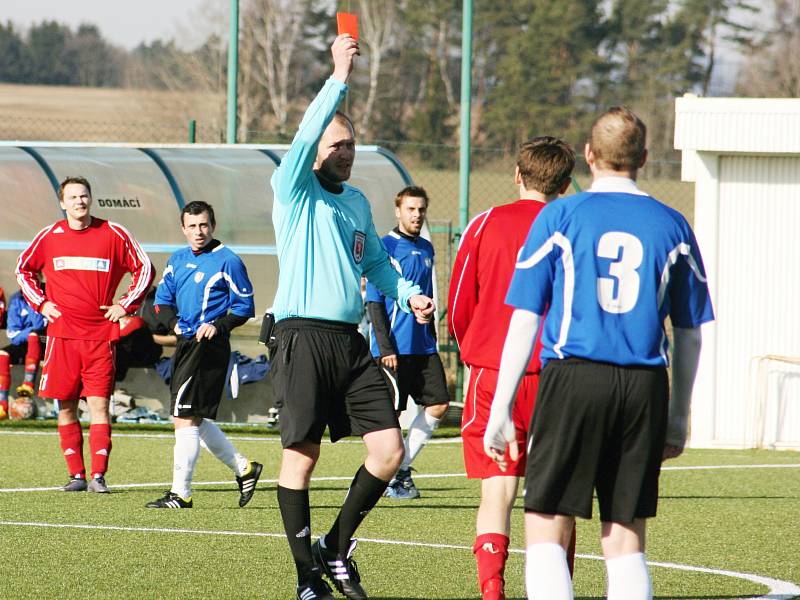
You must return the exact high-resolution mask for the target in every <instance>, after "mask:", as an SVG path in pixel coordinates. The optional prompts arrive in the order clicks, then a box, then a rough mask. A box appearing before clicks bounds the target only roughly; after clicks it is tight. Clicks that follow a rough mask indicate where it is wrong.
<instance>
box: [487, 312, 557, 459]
mask: <svg viewBox="0 0 800 600" xmlns="http://www.w3.org/2000/svg"><path fill="white" fill-rule="evenodd" d="M541 320H542V318H541V316H540V315H537V314H536V313H533V312H530V311H528V310H524V309H521V308H518V309H516V310H515V311H514V312H513V313H512V315H511V321H510V322H509V324H508V334H506V341H505V343H504V344H503V354H502V355H501V358H500V371H499V372H498V374H497V387H496V388H495V392H494V398H493V399H492V408H491V411H490V413H489V421H488V422H487V424H486V432H485V433H484V435H483V450H484V452H486V454H487V455H488V456H489V457H490V458H491V459H492V460H494V461H495V462H497V464H498V465H499V466H500V469H501V470H503V471H505V468H506V462H505V453H506V446H508V455H509V458H510V459H511V460H514V461H515V460H517V458H518V457H519V448H518V447H517V434H516V429H515V428H514V421H513V419H512V416H511V412H512V409H513V408H514V399H515V398H516V396H517V387H518V386H519V382H520V379H522V376H523V375H524V374H525V369H526V368H527V367H528V363H529V362H530V360H531V353H532V352H533V345H534V343H535V342H536V335H537V334H538V332H539V324H540V323H541ZM523 451H524V450H523Z"/></svg>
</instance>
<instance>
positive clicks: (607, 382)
mask: <svg viewBox="0 0 800 600" xmlns="http://www.w3.org/2000/svg"><path fill="white" fill-rule="evenodd" d="M668 404H669V382H668V379H667V370H666V369H665V368H664V367H637V366H628V367H622V366H617V365H610V364H606V363H598V362H592V361H586V360H580V359H576V358H568V359H565V360H555V361H550V362H548V363H547V365H546V366H545V368H544V369H543V370H542V374H541V377H540V380H539V394H538V396H537V398H536V407H535V409H534V413H533V419H532V421H531V428H530V437H529V440H528V466H527V470H526V472H525V510H526V511H532V512H539V513H545V514H561V515H573V516H577V517H583V518H587V519H588V518H591V516H592V492H593V489H596V490H597V498H598V502H599V505H600V519H601V520H602V521H614V522H620V523H630V522H632V521H633V520H634V519H637V518H649V517H654V516H655V514H656V506H657V503H658V477H659V474H660V472H661V457H662V453H663V451H664V443H665V439H666V423H667V409H668Z"/></svg>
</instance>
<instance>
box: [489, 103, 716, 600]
mask: <svg viewBox="0 0 800 600" xmlns="http://www.w3.org/2000/svg"><path fill="white" fill-rule="evenodd" d="M645 137H646V129H645V126H644V124H643V123H642V122H641V120H640V119H639V118H638V117H637V116H636V115H635V114H633V113H632V112H631V111H629V110H628V109H626V108H624V107H615V108H612V109H610V110H609V111H607V112H606V113H604V114H603V115H602V116H600V117H599V118H598V119H597V121H595V123H594V125H593V126H592V131H591V136H590V139H589V142H588V143H587V145H586V149H585V156H586V161H587V163H588V164H589V167H590V169H591V171H592V186H591V188H589V190H587V191H586V192H583V193H580V194H577V195H574V196H570V197H568V198H564V199H562V200H558V201H556V202H553V203H551V204H549V205H548V206H547V207H545V208H544V209H543V210H542V212H541V213H540V214H539V217H538V218H537V219H536V221H534V224H533V226H532V227H531V230H530V233H529V234H528V238H527V241H526V242H525V245H524V246H523V247H522V249H521V250H520V253H519V255H518V257H517V264H516V269H515V272H514V276H513V278H512V280H511V285H510V287H509V290H508V295H507V297H506V302H507V303H508V304H510V305H511V306H513V307H514V308H515V310H514V313H513V316H512V318H511V322H510V325H509V328H508V334H507V336H506V341H505V344H504V346H503V354H502V360H501V364H500V373H499V376H498V383H497V390H496V392H495V398H494V401H493V404H492V409H491V415H490V418H489V425H488V426H487V429H486V434H485V436H484V449H485V451H486V453H487V454H488V455H489V456H490V457H492V458H493V459H494V460H496V461H497V462H498V464H500V465H501V467H502V466H503V463H504V460H505V459H504V458H503V457H504V453H505V450H506V446H507V445H508V450H509V455H510V456H511V458H512V459H514V458H515V457H516V456H517V455H518V453H519V449H518V448H517V442H516V437H515V433H514V427H513V423H512V422H511V419H510V408H511V406H512V403H513V398H514V392H515V389H516V387H517V383H518V381H519V379H520V376H521V375H522V373H523V372H524V370H525V365H527V363H528V360H529V357H530V353H531V349H532V348H533V342H534V340H535V339H536V333H537V331H538V329H539V325H540V321H541V315H543V314H544V312H545V311H547V319H546V320H545V322H544V330H543V333H542V345H543V350H542V354H541V360H542V365H543V369H542V374H541V379H540V385H539V395H538V397H537V400H536V408H535V410H534V415H533V421H532V424H531V431H530V436H529V453H528V465H527V472H526V483H525V528H526V538H527V564H526V583H527V590H528V597H530V598H537V599H538V598H547V599H548V600H565V599H571V598H572V597H573V595H572V594H573V591H572V583H571V580H570V576H569V570H568V568H567V560H566V554H565V548H566V546H567V544H568V542H569V539H570V535H571V533H572V528H573V525H574V521H575V517H582V518H591V512H592V493H593V490H595V489H596V492H597V498H598V502H599V505H600V520H601V522H602V536H601V543H602V548H603V555H604V557H605V559H606V570H607V574H608V596H607V597H608V598H609V599H610V600H620V599H625V600H644V599H648V600H649V599H650V598H652V589H651V584H650V578H649V574H648V571H647V565H646V562H645V556H644V551H645V529H646V519H648V518H650V517H654V516H655V514H656V505H657V500H658V476H659V472H660V466H661V461H662V460H663V459H666V458H672V457H675V456H678V455H679V454H680V453H681V452H682V450H683V446H684V444H685V442H686V434H687V417H688V409H689V400H690V397H691V390H692V385H693V382H694V377H695V373H696V369H697V361H698V357H699V352H700V326H701V325H702V324H703V323H707V322H709V321H711V320H713V318H714V316H713V311H712V308H711V301H710V298H709V293H708V286H707V283H706V278H705V272H704V270H703V262H702V259H701V256H700V251H699V248H698V247H697V241H696V240H695V237H694V233H693V232H692V230H691V228H690V227H689V225H688V223H687V222H686V219H684V217H683V216H682V215H681V214H680V213H678V212H677V211H675V210H673V209H671V208H669V207H667V206H665V205H664V204H661V203H660V202H658V201H657V200H655V199H654V198H651V197H650V196H648V195H647V194H646V193H644V192H642V191H641V190H639V188H638V187H637V186H636V183H635V180H636V175H637V171H638V169H639V168H641V167H642V166H643V165H644V163H645V160H646V158H647V150H646V147H645ZM667 316H669V318H670V321H671V323H672V327H673V336H674V349H673V355H672V394H671V396H670V393H669V385H668V378H667V365H668V355H667V333H666V330H665V327H664V319H665V318H666V317H667Z"/></svg>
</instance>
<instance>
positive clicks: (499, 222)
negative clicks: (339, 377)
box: [447, 136, 575, 600]
mask: <svg viewBox="0 0 800 600" xmlns="http://www.w3.org/2000/svg"><path fill="white" fill-rule="evenodd" d="M574 166H575V153H574V151H573V150H572V148H570V147H569V145H567V144H566V143H564V142H562V141H561V140H559V139H556V138H554V137H550V136H542V137H536V138H533V139H532V140H530V141H528V142H525V143H524V144H522V146H520V150H519V154H518V156H517V167H516V170H515V172H514V183H515V184H516V185H517V186H518V187H519V196H520V199H519V200H517V201H516V202H512V203H511V204H504V205H502V206H495V207H493V208H490V209H489V210H487V211H486V212H483V213H481V214H479V215H478V216H477V217H475V218H474V219H473V220H472V221H471V222H470V224H469V225H468V226H467V228H466V229H465V230H464V233H463V235H462V237H461V244H460V246H459V248H458V253H457V254H456V259H455V262H454V263H453V273H452V276H451V278H450V293H449V295H448V308H447V324H448V327H449V328H450V333H451V334H452V335H453V337H454V338H455V340H456V342H457V343H458V346H459V349H460V351H461V360H463V361H464V363H465V364H466V365H467V366H469V368H470V373H469V389H468V391H467V397H466V401H465V403H464V412H463V414H462V418H461V436H462V438H463V440H464V465H465V467H466V471H467V477H470V478H476V479H481V480H482V481H481V503H480V506H479V507H478V515H477V522H476V537H475V544H474V545H473V548H472V551H473V552H474V554H475V559H476V561H477V564H478V582H479V584H480V588H481V594H482V597H483V598H484V600H489V599H491V600H501V599H504V598H505V592H504V589H503V588H504V585H505V580H504V578H503V572H504V570H505V563H506V559H507V557H508V542H509V538H508V536H509V533H510V517H511V509H512V507H513V506H514V501H515V499H516V496H517V486H518V484H519V479H520V477H523V476H524V474H525V454H524V453H522V455H521V456H520V457H519V458H518V460H516V461H511V460H509V461H508V466H507V468H506V469H505V470H501V469H500V467H499V466H498V465H497V464H496V463H495V462H494V461H492V460H491V459H490V458H489V457H488V456H487V455H486V454H485V453H484V451H483V434H484V431H485V430H486V423H487V420H488V419H489V410H490V407H491V401H492V397H493V396H494V391H495V385H496V384H497V371H498V369H499V368H500V355H501V353H502V350H503V343H504V341H505V332H506V331H507V330H508V322H509V320H510V319H511V313H512V312H513V309H512V308H511V307H510V306H507V305H506V303H505V297H506V292H507V291H508V284H509V282H510V281H511V276H512V274H513V273H514V266H515V264H516V258H517V252H518V251H519V249H520V248H521V247H522V245H523V244H524V243H525V239H526V238H527V237H528V231H529V230H530V227H531V223H533V220H534V219H535V218H536V216H537V215H538V214H539V211H540V210H541V209H542V208H543V207H544V205H545V203H547V202H549V201H551V200H554V199H555V198H557V197H558V196H559V195H560V194H563V193H564V192H565V191H566V189H567V187H568V186H569V184H570V174H571V173H572V169H573V167H574ZM539 349H540V348H539V346H538V345H537V348H536V350H535V351H534V353H533V356H532V357H531V360H530V363H529V364H528V368H527V370H526V372H525V377H524V378H523V380H522V382H521V383H520V387H519V392H518V396H517V401H516V404H515V406H514V424H515V427H516V431H517V439H518V440H519V443H520V446H521V447H523V448H524V447H525V441H526V437H527V434H528V424H529V422H530V418H531V415H532V414H533V405H534V402H535V400H536V391H537V388H538V383H539V375H538V373H539V368H540V365H539ZM574 553H575V550H574V538H573V546H572V556H574Z"/></svg>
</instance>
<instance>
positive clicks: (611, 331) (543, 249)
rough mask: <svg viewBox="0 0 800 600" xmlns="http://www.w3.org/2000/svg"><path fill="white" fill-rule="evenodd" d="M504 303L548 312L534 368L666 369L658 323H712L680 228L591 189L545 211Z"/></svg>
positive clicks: (651, 207)
mask: <svg viewBox="0 0 800 600" xmlns="http://www.w3.org/2000/svg"><path fill="white" fill-rule="evenodd" d="M631 187H633V186H631ZM634 189H635V188H634ZM506 302H507V303H508V304H510V305H512V306H514V307H515V308H520V309H524V310H528V311H531V312H534V313H536V314H539V315H543V314H545V312H547V318H546V320H545V323H544V330H543V333H542V344H543V349H542V355H541V356H542V364H543V365H544V364H545V363H546V362H547V361H548V360H552V359H561V358H567V357H577V358H583V359H586V360H593V361H598V362H608V363H613V364H618V365H653V366H656V365H666V364H667V363H668V358H667V356H668V355H667V349H668V339H667V334H666V331H665V329H664V319H665V318H666V317H667V316H669V317H670V320H671V322H672V325H673V326H674V327H681V328H694V327H697V326H699V325H701V324H703V323H705V322H708V321H711V320H713V318H714V316H713V311H712V308H711V300H710V297H709V293H708V286H707V283H706V276H705V269H704V268H703V261H702V258H701V256H700V252H699V250H698V247H697V241H696V240H695V237H694V234H693V232H692V230H691V228H690V227H689V224H688V223H687V222H686V219H685V218H684V217H683V215H681V214H680V213H679V212H678V211H676V210H674V209H672V208H669V207H668V206H666V205H664V204H662V203H660V202H658V201H657V200H655V199H654V198H652V197H650V196H647V195H645V194H644V193H642V192H638V193H621V192H593V191H591V190H590V191H587V192H582V193H580V194H576V195H574V196H570V197H567V198H563V199H561V200H558V201H555V202H552V203H550V204H548V205H547V206H546V207H545V208H544V209H543V210H542V212H541V213H540V214H539V217H538V218H537V219H536V220H535V221H534V223H533V225H532V227H531V230H530V232H529V234H528V238H527V240H526V242H525V245H524V246H523V247H522V249H521V250H520V253H519V256H518V258H517V264H516V269H515V271H514V276H513V278H512V280H511V285H510V287H509V290H508V295H507V297H506Z"/></svg>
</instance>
